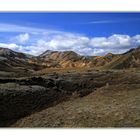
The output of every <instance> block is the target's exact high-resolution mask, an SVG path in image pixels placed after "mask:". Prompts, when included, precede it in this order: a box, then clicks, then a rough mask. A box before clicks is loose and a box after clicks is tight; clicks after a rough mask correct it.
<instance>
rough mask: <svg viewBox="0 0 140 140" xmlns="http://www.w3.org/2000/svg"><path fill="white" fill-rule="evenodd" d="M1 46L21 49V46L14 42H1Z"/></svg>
mask: <svg viewBox="0 0 140 140" xmlns="http://www.w3.org/2000/svg"><path fill="white" fill-rule="evenodd" d="M0 47H2V48H9V49H12V50H17V49H19V47H20V46H18V45H16V44H14V43H9V44H6V43H0Z"/></svg>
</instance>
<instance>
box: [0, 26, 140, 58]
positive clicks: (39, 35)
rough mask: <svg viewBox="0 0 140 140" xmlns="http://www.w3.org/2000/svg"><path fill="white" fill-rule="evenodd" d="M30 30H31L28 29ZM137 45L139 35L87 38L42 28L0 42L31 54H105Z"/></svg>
mask: <svg viewBox="0 0 140 140" xmlns="http://www.w3.org/2000/svg"><path fill="white" fill-rule="evenodd" d="M24 29H25V28H24ZM26 29H27V28H26ZM0 30H1V29H0ZM16 30H17V29H16ZM20 31H21V27H20ZM30 31H33V30H32V29H30ZM41 31H42V30H41ZM138 45H140V35H135V36H132V37H131V36H129V35H122V34H114V35H111V36H109V37H91V38H89V37H87V36H85V35H81V34H76V33H70V32H62V31H55V30H51V31H47V30H43V31H42V32H38V31H37V30H34V33H30V32H24V33H22V34H19V35H18V36H16V37H14V39H13V40H11V43H9V44H8V43H0V47H5V48H9V49H12V50H16V51H20V52H24V53H29V54H33V55H39V54H41V53H43V52H44V51H46V50H57V51H68V50H71V51H75V52H77V53H79V54H81V55H105V54H107V53H109V52H111V53H116V54H117V53H124V52H126V51H127V50H129V49H130V48H132V47H137V46H138Z"/></svg>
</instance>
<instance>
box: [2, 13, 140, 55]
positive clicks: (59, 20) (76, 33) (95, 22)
mask: <svg viewBox="0 0 140 140" xmlns="http://www.w3.org/2000/svg"><path fill="white" fill-rule="evenodd" d="M0 19H1V21H0V47H3V48H9V49H12V50H14V51H17V52H23V53H28V54H31V55H36V56H37V55H40V54H42V53H43V52H45V51H46V50H51V51H74V52H76V53H78V54H80V55H85V56H103V55H105V54H107V53H114V54H121V53H124V52H126V51H128V50H129V49H131V48H135V47H137V46H139V45H140V33H139V25H140V13H101V12H100V13H97V12H96V13H94V12H93V13H82V12H81V13H55V12H52V13H51V12H49V13H0Z"/></svg>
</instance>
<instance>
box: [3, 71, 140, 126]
mask: <svg viewBox="0 0 140 140" xmlns="http://www.w3.org/2000/svg"><path fill="white" fill-rule="evenodd" d="M139 116H140V72H139V71H135V70H131V71H130V70H93V69H85V70H82V71H76V70H70V71H65V72H64V71H63V72H62V70H61V71H60V72H59V71H58V70H57V72H56V71H55V72H49V73H48V74H43V75H38V76H30V77H22V78H1V79H0V126H1V127H140V117H139Z"/></svg>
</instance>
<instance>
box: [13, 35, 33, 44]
mask: <svg viewBox="0 0 140 140" xmlns="http://www.w3.org/2000/svg"><path fill="white" fill-rule="evenodd" d="M29 38H30V35H29V34H28V33H24V34H20V35H18V36H16V37H15V40H16V41H17V42H19V43H21V44H24V43H26V42H27V41H28V40H29Z"/></svg>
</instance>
